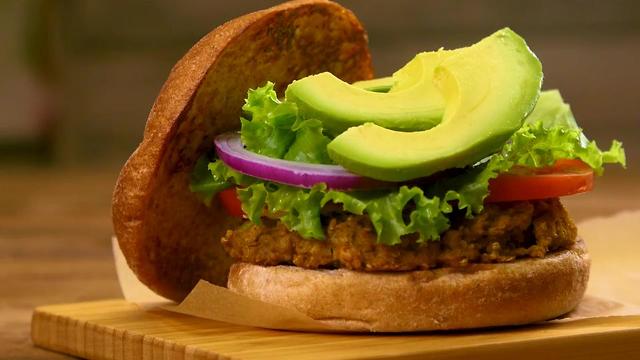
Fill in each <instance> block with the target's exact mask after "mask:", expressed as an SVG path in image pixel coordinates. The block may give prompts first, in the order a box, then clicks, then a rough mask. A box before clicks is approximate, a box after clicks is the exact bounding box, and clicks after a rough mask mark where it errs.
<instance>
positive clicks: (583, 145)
mask: <svg viewBox="0 0 640 360" xmlns="http://www.w3.org/2000/svg"><path fill="white" fill-rule="evenodd" d="M243 110H244V112H245V115H244V117H243V119H242V120H241V121H242V130H241V136H242V139H243V142H244V144H245V146H246V147H247V149H249V150H251V151H254V152H256V153H259V154H263V155H267V156H271V157H277V158H284V159H287V160H292V161H301V162H311V163H329V162H330V159H329V157H328V155H327V153H326V145H327V144H328V143H329V141H330V139H329V138H328V137H327V136H325V135H324V133H323V129H322V122H320V121H319V120H316V119H302V118H300V117H299V115H298V113H297V108H296V107H295V105H294V104H289V103H286V102H280V101H279V100H278V98H277V96H276V93H275V91H274V90H273V84H271V83H267V84H266V85H265V86H263V87H260V88H257V89H255V90H251V91H249V94H248V97H247V101H246V104H245V106H244V107H243ZM559 159H580V160H582V161H584V162H585V163H587V164H588V165H589V166H590V167H592V168H593V169H594V171H595V173H596V174H598V175H601V174H602V173H603V171H604V165H605V164H613V163H618V164H621V165H623V166H625V165H626V160H625V153H624V149H623V148H622V144H621V143H620V142H618V141H614V142H613V143H612V145H611V147H610V148H609V149H608V150H605V151H602V150H601V149H599V148H598V146H597V145H596V143H595V142H594V141H588V140H587V138H586V137H585V136H584V134H583V132H582V130H581V129H580V128H579V127H578V126H577V124H576V122H575V119H574V118H573V114H572V113H571V109H570V107H569V106H568V105H567V104H566V103H564V101H563V100H562V97H561V96H560V93H559V92H557V91H545V92H543V93H542V95H541V97H540V100H539V102H538V104H537V105H536V108H534V110H533V111H532V113H531V114H530V115H529V116H528V117H527V119H525V122H524V125H523V126H522V127H521V128H520V129H519V130H518V131H516V132H515V133H514V134H513V136H512V137H511V138H510V139H509V140H508V141H507V142H506V143H505V145H504V146H503V147H502V149H501V150H500V151H499V152H497V153H495V154H493V155H491V156H490V157H488V158H486V159H484V160H482V161H481V162H479V163H478V164H475V165H474V166H470V167H466V168H464V169H457V170H456V171H455V172H453V174H451V175H448V176H446V177H443V178H442V179H440V180H437V181H435V182H431V183H427V184H421V185H420V186H399V187H398V188H395V189H387V190H370V191H364V190H361V191H350V192H344V191H336V190H329V189H327V187H326V186H325V185H324V184H318V185H316V186H314V187H313V188H311V189H302V188H296V187H291V186H287V185H282V184H276V183H273V182H268V181H263V180H260V179H256V178H252V177H249V176H246V175H243V174H240V173H238V172H237V171H234V170H232V169H230V168H229V167H227V166H226V165H225V164H224V163H223V162H221V161H220V160H214V161H210V160H209V159H208V158H206V157H203V158H201V159H200V160H198V162H197V163H196V166H195V168H194V171H193V174H192V179H191V191H193V192H195V193H197V194H198V195H199V196H200V197H201V198H202V200H203V201H204V202H205V203H210V201H211V199H212V197H213V196H214V195H215V194H216V193H217V192H219V191H222V190H224V189H226V188H228V187H230V186H239V188H238V197H239V199H240V201H241V203H242V209H243V211H244V212H245V214H246V216H247V218H248V219H249V220H250V221H252V222H254V223H256V224H259V223H261V219H262V217H263V216H268V217H271V218H278V219H279V220H280V221H282V222H283V223H284V224H285V226H287V228H289V229H291V230H293V231H296V232H298V233H299V234H300V235H301V236H303V237H305V238H312V239H324V236H325V234H324V229H323V225H322V217H321V209H322V208H323V207H324V206H325V205H326V204H328V203H335V204H340V205H341V206H342V208H343V210H344V211H345V212H348V213H352V214H356V215H362V214H366V215H368V217H369V218H370V219H371V223H372V224H373V227H374V229H375V231H376V234H377V240H378V242H379V243H382V244H387V245H394V244H397V243H399V242H400V238H401V237H402V236H404V235H408V234H417V236H418V242H424V241H431V240H438V239H439V238H440V234H442V233H443V232H444V231H446V230H447V229H449V227H450V221H449V214H450V213H452V212H453V211H456V210H459V211H463V212H464V214H465V215H466V216H467V217H473V216H474V215H476V214H478V213H480V212H481V211H482V210H483V206H484V205H483V204H484V199H485V198H486V197H487V196H488V194H489V181H490V180H491V179H493V178H495V177H497V176H498V175H499V174H500V173H504V172H507V171H509V170H510V169H511V168H512V167H513V166H515V165H522V166H527V167H544V166H549V165H552V164H553V163H554V162H555V161H556V160H559Z"/></svg>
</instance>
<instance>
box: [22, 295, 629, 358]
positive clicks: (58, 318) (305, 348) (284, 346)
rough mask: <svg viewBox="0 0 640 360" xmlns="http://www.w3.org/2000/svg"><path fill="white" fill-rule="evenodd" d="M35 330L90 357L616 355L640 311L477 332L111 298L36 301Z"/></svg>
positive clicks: (624, 352) (52, 344) (623, 353)
mask: <svg viewBox="0 0 640 360" xmlns="http://www.w3.org/2000/svg"><path fill="white" fill-rule="evenodd" d="M32 337H33V341H34V343H35V344H36V345H38V346H42V347H45V348H48V349H52V350H55V351H60V352H64V353H68V354H72V355H75V356H80V357H86V358H91V359H220V358H225V359H226V358H233V359H236V358H237V359H256V360H257V359H273V358H287V359H292V358H295V359H309V358H329V359H371V358H405V359H419V358H425V357H427V356H428V357H429V358H430V359H463V358H466V357H468V356H470V355H473V358H474V359H476V360H481V359H495V358H496V356H500V357H501V358H508V357H510V356H517V357H518V358H519V359H529V358H539V357H540V356H541V355H545V357H547V358H563V359H575V358H581V357H585V356H589V357H596V356H597V357H601V358H603V359H606V358H611V359H614V358H616V359H617V358H631V357H632V356H634V355H637V354H638V352H640V342H638V341H637V340H638V339H639V338H640V316H634V317H620V318H611V319H590V320H583V321H577V322H573V323H563V324H546V325H537V326H528V327H521V328H517V327H516V328H503V329H495V330H484V331H474V332H440V333H431V334H421V335H405V336H397V335H344V334H312V333H296V332H287V331H275V330H264V329H257V328H249V327H243V326H237V325H230V324H225V323H221V322H215V321H210V320H204V319H200V318H195V317H190V316H184V315H179V314H175V313H171V312H166V311H162V310H154V311H143V310H140V309H139V308H138V307H137V306H136V305H133V304H129V303H127V302H125V301H124V300H104V301H94V302H85V303H75V304H66V305H51V306H43V307H39V308H37V309H36V311H35V312H34V315H33V321H32Z"/></svg>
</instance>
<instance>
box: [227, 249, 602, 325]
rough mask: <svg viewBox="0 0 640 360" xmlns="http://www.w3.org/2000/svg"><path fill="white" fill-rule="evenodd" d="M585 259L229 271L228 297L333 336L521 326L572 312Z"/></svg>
mask: <svg viewBox="0 0 640 360" xmlns="http://www.w3.org/2000/svg"><path fill="white" fill-rule="evenodd" d="M589 266H590V258H589V255H588V253H587V251H586V247H585V245H584V242H583V241H582V240H578V241H577V242H576V244H575V245H574V246H573V247H572V248H571V249H569V250H563V251H558V252H554V253H550V254H548V255H547V256H546V257H544V258H541V259H531V258H529V259H522V260H517V261H514V262H511V263H502V264H476V265H471V266H469V267H466V268H464V269H454V268H441V269H435V270H426V271H412V272H399V273H389V272H387V273H366V272H357V271H350V270H343V269H338V270H308V269H303V268H299V267H295V266H259V265H252V264H247V263H238V264H234V265H233V266H232V267H231V271H230V274H229V283H228V287H229V289H230V290H232V291H234V292H236V293H240V294H243V295H245V296H247V297H250V298H253V299H257V300H262V301H265V302H269V303H273V304H277V305H281V306H285V307H292V308H296V309H298V310H299V311H301V312H303V313H305V314H307V315H308V316H310V317H312V318H313V319H316V320H319V321H321V322H323V323H325V324H328V325H330V326H332V327H333V328H335V329H336V330H349V331H380V332H399V331H424V330H449V329H469V328H479V327H489V326H502V325H517V324H526V323H531V322H536V321H541V320H547V319H552V318H555V317H557V316H560V315H562V314H565V313H567V312H569V311H571V310H572V309H573V308H575V307H576V305H578V303H579V302H580V299H581V298H582V296H583V295H584V292H585V289H586V287H587V281H588V279H589Z"/></svg>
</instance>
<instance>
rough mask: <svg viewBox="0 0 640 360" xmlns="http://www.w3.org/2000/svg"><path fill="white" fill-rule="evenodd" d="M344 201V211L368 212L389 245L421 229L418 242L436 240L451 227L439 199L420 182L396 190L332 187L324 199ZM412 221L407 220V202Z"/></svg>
mask: <svg viewBox="0 0 640 360" xmlns="http://www.w3.org/2000/svg"><path fill="white" fill-rule="evenodd" d="M329 201H331V202H334V203H336V204H342V206H343V208H344V209H345V211H348V212H351V213H353V214H358V215H361V214H367V215H369V219H370V220H371V223H372V224H373V227H374V228H375V230H376V233H377V235H378V242H380V243H382V244H386V245H395V244H398V243H400V237H401V236H403V235H407V234H412V233H418V234H419V235H420V236H419V240H418V241H419V242H422V241H426V240H437V239H439V238H440V234H441V233H442V232H444V231H445V230H446V229H448V228H449V220H448V218H447V217H446V216H445V215H444V213H443V212H442V211H441V210H440V199H438V198H427V197H426V196H425V194H424V192H423V191H422V189H420V188H419V187H417V186H413V187H408V186H401V187H400V188H398V189H394V190H377V191H356V192H341V191H335V190H332V191H329V192H327V193H326V194H325V196H324V197H323V199H322V201H321V205H324V204H326V203H327V202H329ZM410 203H411V205H412V207H413V210H411V211H410V213H409V219H410V221H409V223H407V222H406V221H405V218H404V217H405V213H406V212H407V211H406V210H407V206H408V205H409V204H410Z"/></svg>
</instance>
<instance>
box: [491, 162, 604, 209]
mask: <svg viewBox="0 0 640 360" xmlns="http://www.w3.org/2000/svg"><path fill="white" fill-rule="evenodd" d="M592 188H593V170H592V169H591V168H590V167H589V165H587V164H585V163H584V162H582V161H581V160H570V159H565V160H558V161H557V162H556V163H555V164H554V165H553V166H549V167H545V168H540V169H531V168H526V167H514V168H513V169H512V170H511V171H509V172H508V173H505V174H500V175H499V176H498V177H497V178H495V179H492V180H490V181H489V196H488V197H487V199H486V200H485V201H486V202H502V201H518V200H534V199H548V198H554V197H560V196H566V195H573V194H578V193H582V192H586V191H589V190H591V189H592Z"/></svg>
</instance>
